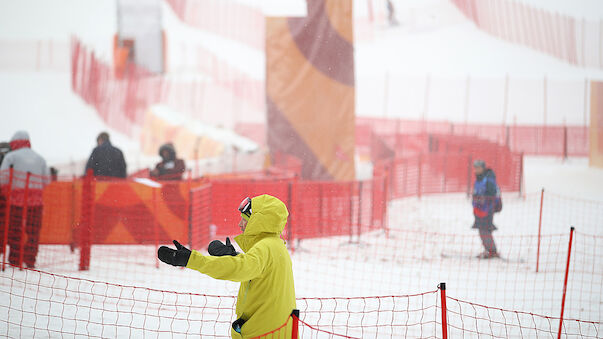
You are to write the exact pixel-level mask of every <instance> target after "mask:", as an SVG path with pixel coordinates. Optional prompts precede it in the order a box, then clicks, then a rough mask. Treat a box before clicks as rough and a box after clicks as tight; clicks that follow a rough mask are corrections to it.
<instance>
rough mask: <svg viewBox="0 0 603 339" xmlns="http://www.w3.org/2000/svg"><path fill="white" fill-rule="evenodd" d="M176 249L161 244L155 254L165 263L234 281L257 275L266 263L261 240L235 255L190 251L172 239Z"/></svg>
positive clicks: (266, 258)
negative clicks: (205, 253) (249, 248)
mask: <svg viewBox="0 0 603 339" xmlns="http://www.w3.org/2000/svg"><path fill="white" fill-rule="evenodd" d="M174 245H176V250H174V249H171V248H169V247H167V246H161V247H160V248H159V250H158V253H157V255H158V256H159V259H160V260H161V261H163V262H165V263H166V264H170V265H173V266H186V267H187V268H190V269H193V270H196V271H199V272H201V273H203V274H207V275H209V276H210V277H212V278H215V279H221V280H230V281H235V282H241V281H247V280H251V279H254V278H257V277H259V276H260V275H261V274H262V272H263V271H264V267H266V265H267V263H268V258H269V255H268V248H267V247H266V246H263V244H262V243H261V242H259V243H257V244H256V245H255V246H253V248H252V249H251V250H249V252H247V253H242V254H238V255H236V256H232V255H226V256H222V257H214V256H205V255H203V254H201V253H199V252H197V251H191V250H189V249H188V248H186V247H184V246H182V245H181V244H180V243H178V242H177V241H176V240H174Z"/></svg>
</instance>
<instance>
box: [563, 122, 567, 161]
mask: <svg viewBox="0 0 603 339" xmlns="http://www.w3.org/2000/svg"><path fill="white" fill-rule="evenodd" d="M563 160H567V125H565V121H564V122H563Z"/></svg>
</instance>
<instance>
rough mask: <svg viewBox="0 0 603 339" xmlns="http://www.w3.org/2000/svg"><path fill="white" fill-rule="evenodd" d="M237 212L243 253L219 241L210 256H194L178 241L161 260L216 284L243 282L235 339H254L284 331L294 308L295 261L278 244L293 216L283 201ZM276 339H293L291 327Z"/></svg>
mask: <svg viewBox="0 0 603 339" xmlns="http://www.w3.org/2000/svg"><path fill="white" fill-rule="evenodd" d="M239 211H240V212H241V221H240V222H239V227H240V228H241V230H242V231H243V234H241V235H238V236H237V237H235V241H236V242H237V244H238V245H239V247H241V249H242V250H243V252H244V253H240V254H239V253H237V252H236V251H235V249H234V247H233V246H232V245H231V244H230V240H229V239H228V238H226V244H223V243H222V242H220V241H219V240H214V241H212V243H210V245H209V248H208V250H209V253H210V254H211V255H212V256H205V255H203V254H201V253H199V252H197V251H195V250H193V251H190V250H189V249H187V248H186V247H184V246H182V245H180V244H179V243H178V242H177V241H176V240H174V244H175V245H176V250H174V249H171V248H169V247H166V246H161V247H160V248H159V250H158V253H157V255H158V256H159V259H160V260H161V261H163V262H165V263H167V264H170V265H174V266H186V267H187V268H190V269H194V270H197V271H199V272H201V273H204V274H207V275H209V276H210V277H212V278H215V279H222V280H230V281H236V282H240V283H241V287H240V288H239V295H238V298H237V307H236V314H237V320H236V321H235V322H234V323H233V326H232V329H231V336H232V338H253V337H257V336H261V335H263V334H266V333H269V332H271V331H274V330H276V329H278V328H279V327H281V326H282V325H283V324H285V323H286V322H287V321H288V319H289V315H290V314H291V312H292V311H293V310H294V309H295V307H296V306H295V287H294V284H293V270H292V265H291V258H290V257H289V252H288V251H287V247H286V246H285V243H284V241H283V240H282V239H281V238H280V234H281V232H282V231H283V229H284V228H285V224H286V223H287V216H288V215H289V212H288V211H287V207H286V206H285V204H284V203H283V202H282V201H280V200H279V199H278V198H275V197H273V196H270V195H267V194H264V195H260V196H257V197H254V198H253V199H250V198H245V200H243V202H242V203H241V205H240V207H239ZM268 337H270V338H271V337H272V336H268ZM274 337H275V338H290V337H291V321H289V322H288V324H287V326H286V327H284V328H282V329H280V330H278V331H277V332H275V333H274Z"/></svg>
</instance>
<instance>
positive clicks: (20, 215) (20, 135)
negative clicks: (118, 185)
mask: <svg viewBox="0 0 603 339" xmlns="http://www.w3.org/2000/svg"><path fill="white" fill-rule="evenodd" d="M96 142H97V146H96V147H95V148H94V149H93V151H92V153H91V154H90V157H89V158H88V161H87V163H86V169H85V173H86V172H88V170H90V171H92V174H93V175H94V176H95V177H97V178H98V179H101V180H102V179H103V178H126V176H127V172H126V161H125V159H124V155H123V152H122V151H121V150H120V149H119V148H117V147H115V146H113V145H112V144H111V140H110V138H109V134H108V133H106V132H102V133H100V134H99V135H98V136H97V138H96ZM159 155H160V156H161V161H160V162H159V163H158V164H157V165H156V166H155V168H154V169H153V170H151V172H150V175H151V177H152V178H154V179H156V180H180V179H182V175H183V173H184V171H185V168H186V166H185V163H184V160H182V159H178V158H177V156H176V150H175V149H174V146H173V145H172V144H171V143H167V144H164V145H162V146H161V147H160V149H159ZM11 168H12V175H10V172H9V170H10V169H11ZM51 174H53V175H52V176H51ZM55 175H56V170H54V169H53V168H49V167H48V166H47V164H46V160H45V159H44V158H43V157H42V156H41V155H39V154H38V153H37V152H35V151H34V150H33V149H32V147H31V141H30V138H29V134H28V133H27V132H26V131H18V132H16V133H15V134H14V135H13V137H12V138H11V140H10V142H8V143H6V142H5V143H0V246H2V247H1V248H2V249H5V246H6V245H8V246H9V254H8V262H9V263H10V264H12V265H15V266H19V265H20V264H21V263H23V264H24V265H25V266H26V267H28V268H33V267H35V264H36V257H37V254H38V247H39V246H38V245H39V238H40V230H41V228H42V213H43V199H42V192H43V190H44V187H45V186H46V185H48V184H49V183H50V182H51V180H52V177H54V176H55ZM7 205H8V206H7ZM7 213H8V219H7V218H6V217H7V215H6V214H7ZM6 220H8V232H7V234H8V237H7V244H5V243H4V232H5V227H6V225H5V224H6ZM23 227H24V228H25V229H24V230H23ZM0 252H2V253H4V251H3V250H2V251H0ZM5 255H6V253H5Z"/></svg>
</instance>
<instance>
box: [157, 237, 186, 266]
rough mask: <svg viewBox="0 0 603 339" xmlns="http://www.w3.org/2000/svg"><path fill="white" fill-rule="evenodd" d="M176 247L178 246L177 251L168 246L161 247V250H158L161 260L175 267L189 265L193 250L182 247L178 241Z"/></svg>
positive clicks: (175, 242)
mask: <svg viewBox="0 0 603 339" xmlns="http://www.w3.org/2000/svg"><path fill="white" fill-rule="evenodd" d="M174 245H176V249H175V250H173V249H171V248H169V247H167V246H161V247H159V250H157V256H158V257H159V260H161V261H163V262H164V263H166V264H170V265H173V266H186V264H188V258H190V256H191V250H189V249H188V248H186V247H184V246H182V245H180V243H179V242H177V241H176V240H174Z"/></svg>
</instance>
